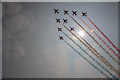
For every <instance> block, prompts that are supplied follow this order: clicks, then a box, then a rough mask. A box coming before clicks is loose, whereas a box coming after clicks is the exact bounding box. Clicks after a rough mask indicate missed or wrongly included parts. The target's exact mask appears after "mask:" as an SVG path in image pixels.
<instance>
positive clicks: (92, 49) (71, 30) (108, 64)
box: [53, 9, 120, 80]
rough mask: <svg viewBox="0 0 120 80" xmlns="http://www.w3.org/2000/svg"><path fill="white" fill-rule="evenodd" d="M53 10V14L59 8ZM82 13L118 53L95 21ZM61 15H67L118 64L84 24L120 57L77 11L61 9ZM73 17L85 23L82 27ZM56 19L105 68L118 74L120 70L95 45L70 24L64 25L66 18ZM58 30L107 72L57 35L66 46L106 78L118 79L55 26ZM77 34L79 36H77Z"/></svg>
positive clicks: (56, 12)
mask: <svg viewBox="0 0 120 80" xmlns="http://www.w3.org/2000/svg"><path fill="white" fill-rule="evenodd" d="M53 10H54V14H59V13H60V12H59V9H53ZM81 13H82V15H81V17H84V18H87V20H88V21H89V22H90V23H92V24H93V26H94V27H95V28H96V29H97V30H98V31H99V32H100V34H101V35H103V37H104V38H106V39H107V41H108V42H109V43H110V44H111V45H112V46H113V47H114V48H115V49H116V50H117V51H118V52H119V54H120V50H119V49H118V48H117V47H116V46H115V45H114V44H113V43H112V42H111V41H110V39H108V37H107V36H106V35H105V34H104V33H103V32H102V31H101V30H100V29H99V28H98V27H97V26H96V25H95V23H93V21H92V20H91V19H90V18H89V17H88V16H87V12H81ZM63 15H66V16H67V15H68V16H69V17H70V18H71V20H73V21H74V22H75V23H76V24H77V25H78V26H79V27H80V28H81V29H82V30H83V31H84V32H85V33H86V34H87V35H88V36H89V37H90V38H91V39H92V40H93V41H94V42H95V43H96V44H97V45H98V46H99V47H100V48H101V49H102V50H103V51H104V52H105V53H106V55H109V58H111V59H112V60H113V61H114V62H115V63H117V64H118V65H120V62H118V61H117V60H116V58H114V57H113V56H112V55H111V54H110V52H108V51H107V50H106V49H105V48H104V47H103V46H102V45H101V44H100V43H99V42H98V41H97V40H96V39H95V37H93V36H92V35H91V34H90V32H88V31H87V30H86V29H85V28H84V27H85V26H86V27H87V28H89V29H90V30H91V32H92V33H94V34H95V35H94V36H96V37H98V39H99V40H100V41H101V42H102V43H103V44H104V45H105V46H106V47H107V48H108V49H109V50H110V51H111V52H112V53H114V55H115V56H116V57H118V58H119V59H120V56H119V55H118V54H117V53H116V51H114V50H113V49H112V48H111V47H110V46H109V45H108V44H107V43H106V42H105V41H104V40H103V39H102V38H101V37H100V36H99V35H98V33H96V32H95V30H94V29H92V28H91V27H90V26H89V25H88V24H87V23H86V22H85V21H84V20H83V19H82V18H80V16H79V15H78V13H77V11H74V10H71V11H69V10H63ZM75 18H79V20H81V22H83V23H84V24H85V26H84V27H83V26H82V25H81V24H80V23H79V22H78V21H77V20H76V19H75ZM55 19H56V23H60V24H62V26H63V27H64V28H65V29H66V30H67V31H68V32H70V33H71V34H72V35H73V36H74V37H75V38H76V39H78V40H79V41H80V42H81V43H82V44H83V45H84V46H85V47H86V48H87V49H88V50H89V51H90V52H91V53H93V54H94V56H96V58H98V59H99V60H100V61H101V62H103V63H104V64H105V65H106V66H107V68H109V69H110V70H112V71H113V72H114V73H115V74H118V75H119V76H120V72H119V70H117V69H116V68H115V67H114V66H113V65H112V64H111V63H110V62H109V60H107V59H106V58H105V57H104V56H102V55H101V54H100V53H101V52H98V51H97V50H96V49H95V47H93V46H92V45H91V44H90V43H89V42H88V41H87V40H85V39H84V38H83V37H82V36H80V35H79V34H78V33H77V32H76V31H75V28H74V27H72V26H70V27H67V26H66V25H68V24H67V23H68V19H66V18H64V19H59V18H55ZM57 29H58V32H62V33H63V34H64V35H65V36H66V37H68V38H69V39H70V40H71V41H72V42H73V43H75V44H76V46H78V47H79V48H80V49H81V50H82V51H83V52H84V53H85V54H87V55H88V57H89V58H91V59H92V60H93V61H95V62H96V63H97V64H98V65H99V66H100V67H101V68H102V69H104V70H105V71H106V72H107V73H108V74H109V76H108V74H106V73H104V71H102V70H100V69H99V68H98V67H97V66H96V65H95V64H93V63H92V62H90V61H89V60H88V59H87V58H85V57H84V56H82V54H81V53H80V52H79V51H77V50H76V49H75V48H74V47H73V46H71V45H70V44H69V43H68V42H67V41H66V40H65V39H64V38H63V36H59V40H63V41H64V42H65V43H66V44H68V46H70V47H71V48H72V49H73V50H74V51H75V52H77V53H78V54H79V55H80V56H81V57H82V58H84V59H85V60H86V61H87V62H88V63H89V64H91V66H93V67H94V68H95V69H96V70H98V71H99V72H100V73H101V74H103V75H104V76H105V77H106V78H107V79H109V80H111V78H110V76H111V77H112V78H114V79H115V80H119V79H118V78H117V76H116V75H114V74H113V73H112V72H111V71H109V70H108V69H106V67H104V66H103V65H102V64H101V63H99V62H98V61H97V60H96V59H94V58H93V57H92V56H91V55H90V54H89V53H87V52H86V50H85V49H83V48H82V47H81V46H80V45H79V44H77V43H76V42H75V41H74V40H73V39H72V38H71V37H69V35H67V34H66V33H65V32H64V31H63V30H62V28H61V27H57ZM78 36H79V37H78Z"/></svg>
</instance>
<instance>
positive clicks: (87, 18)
mask: <svg viewBox="0 0 120 80" xmlns="http://www.w3.org/2000/svg"><path fill="white" fill-rule="evenodd" d="M87 19H88V20H89V21H90V22H91V23H92V24H93V25H94V26H95V27H96V28H97V30H98V31H99V32H100V33H101V34H102V35H103V36H104V37H105V38H106V39H107V40H108V42H109V43H110V44H112V46H113V47H114V48H115V49H116V50H117V51H118V52H119V53H120V50H119V49H118V48H117V47H116V46H115V45H114V44H113V43H112V41H110V39H109V38H108V37H107V36H106V35H105V34H104V33H103V32H102V31H101V30H100V29H99V28H98V27H97V26H96V25H95V24H94V23H93V22H92V21H91V20H90V19H89V18H88V17H87Z"/></svg>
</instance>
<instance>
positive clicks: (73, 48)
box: [64, 40, 112, 80]
mask: <svg viewBox="0 0 120 80" xmlns="http://www.w3.org/2000/svg"><path fill="white" fill-rule="evenodd" d="M64 42H65V43H66V44H67V45H68V46H70V47H71V48H72V49H73V50H74V51H75V52H77V53H78V54H79V55H80V56H81V57H82V58H84V59H85V60H86V61H87V62H88V63H89V64H90V65H92V66H93V67H94V68H95V69H97V70H98V71H99V72H100V73H101V74H103V75H104V76H105V77H106V78H108V79H109V80H112V79H110V78H109V77H108V76H107V75H106V74H105V73H104V72H103V71H101V70H100V69H99V68H97V67H96V66H95V65H94V64H93V63H91V62H90V61H89V60H88V59H86V58H85V57H84V56H83V55H81V54H80V52H78V51H77V50H76V49H75V48H73V47H72V46H71V45H70V44H69V43H68V42H67V41H65V40H64Z"/></svg>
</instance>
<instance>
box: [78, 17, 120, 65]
mask: <svg viewBox="0 0 120 80" xmlns="http://www.w3.org/2000/svg"><path fill="white" fill-rule="evenodd" d="M77 17H78V18H79V19H80V20H81V21H82V22H83V23H84V24H85V25H86V26H87V27H88V28H89V29H90V30H91V31H92V32H93V33H94V34H95V35H96V36H97V37H98V38H99V39H100V40H101V41H102V42H103V44H105V45H106V46H107V47H108V48H109V50H111V51H112V52H113V53H114V54H115V55H116V56H117V57H118V58H119V59H120V56H119V55H118V54H117V53H116V52H115V51H114V50H113V49H112V48H111V47H110V46H109V45H108V44H107V43H106V42H105V41H104V40H103V39H102V38H101V37H100V36H99V35H98V34H97V33H96V32H95V31H94V30H93V29H92V28H90V26H88V24H87V23H85V22H84V21H83V20H82V19H81V18H80V17H79V16H77ZM109 56H110V57H111V58H112V59H113V60H115V59H114V58H113V57H112V56H111V55H110V54H109ZM115 62H117V63H119V62H118V61H116V60H115ZM119 64H120V63H119Z"/></svg>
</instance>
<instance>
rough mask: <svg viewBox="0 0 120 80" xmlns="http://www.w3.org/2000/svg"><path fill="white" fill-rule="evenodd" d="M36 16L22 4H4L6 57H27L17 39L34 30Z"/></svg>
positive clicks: (4, 48) (4, 50)
mask: <svg viewBox="0 0 120 80" xmlns="http://www.w3.org/2000/svg"><path fill="white" fill-rule="evenodd" d="M33 21H34V15H33V14H32V12H30V11H29V10H28V11H27V10H25V9H24V8H23V7H22V5H21V4H20V3H4V4H3V41H4V43H3V45H4V46H3V52H4V53H5V54H6V56H9V57H10V56H11V57H15V58H18V57H20V56H25V49H24V46H22V45H21V41H19V40H18V39H17V37H19V36H24V35H25V34H26V33H29V32H30V31H31V30H32V29H33V26H32V25H33Z"/></svg>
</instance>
